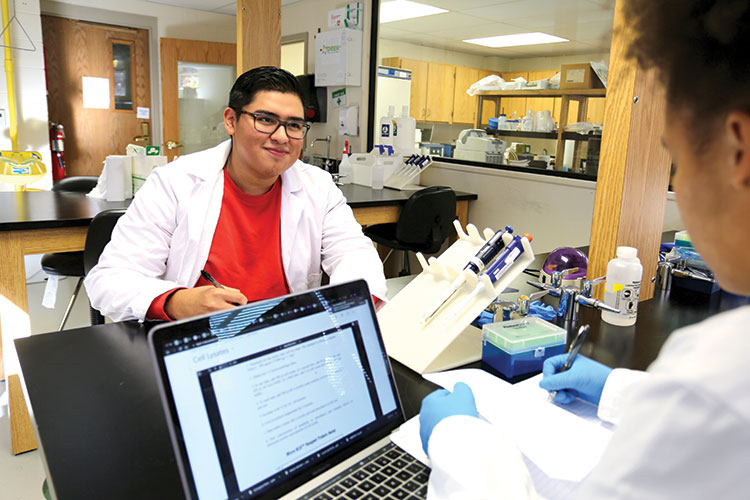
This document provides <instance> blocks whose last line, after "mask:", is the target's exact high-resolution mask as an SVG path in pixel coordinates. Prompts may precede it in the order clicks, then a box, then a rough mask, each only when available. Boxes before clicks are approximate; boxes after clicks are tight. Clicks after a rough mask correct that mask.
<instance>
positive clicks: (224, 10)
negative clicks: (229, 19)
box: [215, 2, 237, 16]
mask: <svg viewBox="0 0 750 500" xmlns="http://www.w3.org/2000/svg"><path fill="white" fill-rule="evenodd" d="M215 12H220V13H221V14H229V15H231V16H236V15H237V2H232V3H228V4H226V5H222V6H221V7H217V8H216V10H215Z"/></svg>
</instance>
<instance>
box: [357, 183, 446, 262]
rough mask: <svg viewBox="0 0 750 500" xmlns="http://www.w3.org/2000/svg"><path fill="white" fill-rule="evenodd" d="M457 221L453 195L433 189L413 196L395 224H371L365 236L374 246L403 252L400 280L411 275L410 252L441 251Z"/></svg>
mask: <svg viewBox="0 0 750 500" xmlns="http://www.w3.org/2000/svg"><path fill="white" fill-rule="evenodd" d="M455 218H456V193H454V192H453V190H452V189H451V188H449V187H445V186H432V187H428V188H425V189H421V190H419V191H416V192H415V193H414V194H412V195H411V196H410V197H409V199H408V200H406V203H405V204H404V207H403V208H402V209H401V215H399V218H398V222H392V223H388V224H374V225H372V226H367V227H366V228H365V234H366V235H367V236H369V237H370V239H372V241H374V242H375V243H379V244H381V245H384V246H386V247H388V248H390V249H391V250H390V251H389V252H388V255H386V256H385V259H383V263H385V261H386V260H388V257H390V255H391V253H393V250H402V251H403V252H404V254H403V255H404V260H403V267H402V269H401V272H400V273H399V276H406V275H409V274H411V267H410V266H409V251H412V252H422V253H424V254H433V253H436V252H437V251H438V250H440V247H441V246H443V242H445V240H446V238H447V237H448V235H449V234H450V232H451V230H452V228H453V220H454V219H455Z"/></svg>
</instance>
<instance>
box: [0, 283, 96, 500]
mask: <svg viewBox="0 0 750 500" xmlns="http://www.w3.org/2000/svg"><path fill="white" fill-rule="evenodd" d="M31 280H32V281H34V278H33V277H32V279H31ZM76 281H77V279H75V278H65V279H63V280H60V283H59V287H58V291H57V301H56V303H55V308H54V309H46V308H44V307H42V305H41V303H42V297H43V295H44V286H45V282H43V281H42V282H31V283H28V284H27V288H28V297H29V314H30V317H31V333H32V335H36V334H40V333H45V332H50V331H55V330H57V328H58V326H59V324H60V321H61V320H62V316H63V313H64V312H65V307H66V306H67V305H68V300H69V299H70V296H71V295H72V294H73V289H74V288H75V284H76ZM89 324H90V319H89V309H88V297H87V296H86V292H85V290H84V288H83V287H82V288H81V292H80V295H79V296H78V299H77V300H76V303H75V305H74V306H73V310H72V311H71V315H70V318H68V322H67V324H66V326H65V327H66V329H67V328H79V327H82V326H87V325H89ZM58 335H64V333H60V334H58ZM44 478H45V473H44V467H43V465H42V460H41V456H40V451H39V450H35V451H30V452H27V453H23V454H21V455H17V456H13V454H12V453H11V446H10V423H9V421H8V395H7V393H6V383H5V381H2V382H0V485H2V486H0V498H2V500H16V499H23V500H36V499H42V498H44V497H43V496H42V482H43V481H44Z"/></svg>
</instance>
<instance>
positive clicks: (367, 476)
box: [300, 443, 430, 500]
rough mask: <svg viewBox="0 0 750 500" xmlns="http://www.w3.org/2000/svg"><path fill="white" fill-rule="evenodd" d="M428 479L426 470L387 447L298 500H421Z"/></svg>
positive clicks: (400, 452) (393, 447) (396, 450)
mask: <svg viewBox="0 0 750 500" xmlns="http://www.w3.org/2000/svg"><path fill="white" fill-rule="evenodd" d="M429 475H430V469H429V467H427V466H426V465H424V464H423V463H422V462H420V461H419V460H417V459H415V458H414V457H412V456H411V455H409V454H408V453H406V452H405V451H404V450H402V449H401V448H399V447H398V446H396V445H395V444H393V443H388V445H386V446H384V447H383V448H381V449H380V450H378V451H376V452H375V453H373V454H372V455H370V456H368V457H365V458H364V459H363V460H361V461H360V462H359V463H357V464H355V465H353V466H352V467H350V468H349V469H347V470H345V471H343V472H342V473H341V474H339V475H338V476H336V477H335V478H333V479H331V480H330V481H327V482H326V483H324V484H323V485H321V486H319V487H318V488H316V489H315V490H313V491H311V492H310V493H308V494H306V495H305V496H303V497H301V499H300V500H308V499H311V500H333V499H336V500H379V499H381V498H397V499H405V500H417V499H424V498H427V478H428V477H429Z"/></svg>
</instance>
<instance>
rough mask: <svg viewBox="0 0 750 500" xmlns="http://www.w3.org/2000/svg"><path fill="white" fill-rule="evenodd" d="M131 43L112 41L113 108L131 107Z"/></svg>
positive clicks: (130, 108)
mask: <svg viewBox="0 0 750 500" xmlns="http://www.w3.org/2000/svg"><path fill="white" fill-rule="evenodd" d="M131 49H132V45H130V44H126V43H116V42H113V43H112V68H113V70H114V76H113V80H114V94H115V109H127V110H131V111H132V109H133V77H132V73H131V72H132V53H131V52H132V50H131Z"/></svg>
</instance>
